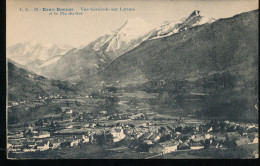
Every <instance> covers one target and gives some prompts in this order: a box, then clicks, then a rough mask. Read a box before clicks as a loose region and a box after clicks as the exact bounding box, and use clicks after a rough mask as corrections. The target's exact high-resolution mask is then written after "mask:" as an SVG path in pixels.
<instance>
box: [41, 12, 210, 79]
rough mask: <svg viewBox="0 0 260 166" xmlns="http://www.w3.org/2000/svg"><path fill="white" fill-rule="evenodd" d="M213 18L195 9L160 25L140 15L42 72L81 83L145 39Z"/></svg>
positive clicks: (48, 75) (55, 62)
mask: <svg viewBox="0 0 260 166" xmlns="http://www.w3.org/2000/svg"><path fill="white" fill-rule="evenodd" d="M213 21H214V19H210V18H207V17H205V16H202V15H201V14H199V11H194V12H193V13H192V14H191V15H190V16H189V17H188V18H185V19H183V20H181V21H179V22H178V23H177V22H168V23H165V24H164V25H162V26H160V27H156V26H154V25H151V24H149V23H146V22H145V21H144V20H142V19H140V18H135V19H129V20H127V21H126V22H125V23H124V24H123V25H122V26H121V27H120V28H118V29H117V30H115V31H112V32H109V33H106V34H105V35H103V36H101V37H100V38H98V39H96V40H95V41H93V42H91V43H90V44H89V45H87V46H86V47H84V48H83V49H73V50H71V51H69V52H67V53H66V54H65V55H64V56H62V57H61V58H60V59H55V58H54V59H53V61H54V62H53V63H51V64H48V65H43V66H40V70H41V75H44V76H46V77H50V78H56V79H62V80H70V81H76V82H78V81H80V80H81V79H83V78H84V77H86V76H91V75H93V74H96V73H97V72H99V71H100V70H102V69H104V68H105V67H106V66H107V65H108V64H110V63H111V62H112V61H113V60H115V59H116V58H117V57H119V56H121V55H122V54H124V53H126V52H127V51H129V50H132V49H133V48H135V47H137V46H139V45H140V44H141V43H142V42H144V41H146V40H152V39H155V38H161V37H165V36H167V35H168V36H169V35H172V34H173V33H178V32H181V31H183V30H186V29H188V28H191V27H193V26H196V25H199V24H205V23H211V22H213ZM54 71H55V72H54Z"/></svg>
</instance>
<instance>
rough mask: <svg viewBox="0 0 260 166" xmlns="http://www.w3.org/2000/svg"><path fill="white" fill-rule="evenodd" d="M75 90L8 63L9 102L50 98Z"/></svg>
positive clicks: (62, 83)
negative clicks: (40, 97) (42, 97)
mask: <svg viewBox="0 0 260 166" xmlns="http://www.w3.org/2000/svg"><path fill="white" fill-rule="evenodd" d="M72 90H75V89H74V87H72V86H71V85H69V84H67V83H65V82H60V81H55V80H48V79H46V78H44V77H43V76H39V75H37V74H35V73H33V72H29V71H27V70H25V69H23V68H20V67H17V66H16V65H15V64H14V63H12V62H11V61H10V60H9V61H8V100H9V101H18V100H20V101H23V100H26V99H28V100H30V99H35V97H36V96H49V95H53V94H60V95H63V94H65V91H72Z"/></svg>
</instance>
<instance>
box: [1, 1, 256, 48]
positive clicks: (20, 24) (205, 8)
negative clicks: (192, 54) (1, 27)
mask: <svg viewBox="0 0 260 166" xmlns="http://www.w3.org/2000/svg"><path fill="white" fill-rule="evenodd" d="M81 7H82V8H86V9H87V8H89V9H90V8H106V7H107V8H109V9H110V11H81ZM120 7H121V8H128V9H129V8H131V9H132V11H120V10H119V8H120ZM21 8H22V10H26V9H25V8H28V9H29V10H31V11H20V9H21ZM34 8H38V11H34ZM43 8H73V10H74V11H73V12H79V13H80V12H82V15H60V12H57V11H56V13H58V15H49V14H50V13H51V11H50V12H49V11H42V10H43ZM111 8H118V10H117V11H111ZM39 9H41V11H40V10H39ZM133 9H134V11H133ZM255 9H258V0H225V1H224V0H150V1H147V0H146V1H145V0H131V1H130V0H95V1H94V0H85V1H83V0H76V1H75V0H73V1H72V0H7V13H6V15H7V25H6V26H7V27H6V28H7V46H11V45H13V44H15V43H21V42H27V41H33V40H35V41H39V42H41V43H53V44H68V45H71V46H73V47H80V46H84V45H87V44H88V43H89V42H91V41H93V40H95V39H96V38H98V37H100V36H101V35H103V34H105V33H107V32H109V31H112V30H116V29H117V28H119V27H120V26H122V25H123V24H124V23H125V21H126V20H127V19H131V18H141V19H143V20H145V21H146V22H148V23H151V24H155V25H161V24H162V23H163V22H164V21H167V20H169V21H174V20H179V19H182V18H184V17H188V16H189V14H191V13H192V11H194V10H200V11H201V13H202V14H203V15H205V16H208V17H212V18H216V19H219V18H226V17H232V16H233V15H236V14H239V13H242V12H247V11H251V10H255ZM54 12H55V11H54ZM52 14H54V13H53V12H52Z"/></svg>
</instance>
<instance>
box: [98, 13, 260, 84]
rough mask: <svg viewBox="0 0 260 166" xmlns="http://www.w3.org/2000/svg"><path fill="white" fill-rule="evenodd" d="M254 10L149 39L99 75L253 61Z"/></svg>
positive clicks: (184, 70)
mask: <svg viewBox="0 0 260 166" xmlns="http://www.w3.org/2000/svg"><path fill="white" fill-rule="evenodd" d="M257 12H258V11H253V12H251V13H244V14H241V15H237V16H234V17H232V18H229V19H221V20H219V21H216V22H215V23H212V24H207V25H203V26H197V27H194V28H191V29H189V30H187V31H183V32H182V33H178V34H174V35H172V36H169V37H166V38H162V39H156V40H150V41H146V42H144V43H142V44H141V45H140V46H139V47H137V48H135V49H133V50H131V51H129V52H127V53H126V54H124V55H122V56H121V57H119V58H118V59H116V60H115V61H114V62H112V63H111V64H110V65H109V66H108V67H107V68H106V69H105V70H103V73H102V76H103V78H104V79H105V80H107V81H116V80H118V79H120V80H121V81H126V80H135V79H137V78H138V77H140V76H141V75H143V76H145V77H146V78H153V77H160V76H163V77H164V76H167V75H168V76H171V77H179V76H183V75H185V74H188V73H191V72H193V71H196V70H207V71H214V70H225V69H227V68H229V67H230V66H233V65H237V64H240V63H245V64H247V65H248V66H252V65H253V64H254V65H255V64H256V63H257V56H256V55H257V53H258V46H257V39H258V38H257V35H256V34H257V33H258V31H257V25H258V22H257Z"/></svg>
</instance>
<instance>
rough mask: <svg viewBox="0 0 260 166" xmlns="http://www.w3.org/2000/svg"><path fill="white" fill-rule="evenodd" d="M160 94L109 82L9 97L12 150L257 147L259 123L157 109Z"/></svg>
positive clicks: (147, 152) (148, 151)
mask: <svg viewBox="0 0 260 166" xmlns="http://www.w3.org/2000/svg"><path fill="white" fill-rule="evenodd" d="M157 96H158V94H156V93H146V92H143V91H139V92H135V93H131V92H126V91H125V90H116V89H114V88H111V87H109V88H106V89H105V90H103V91H102V90H100V91H98V92H95V93H94V92H93V93H90V94H88V95H75V94H74V95H73V94H67V95H64V94H63V95H60V94H53V95H49V96H36V97H35V99H33V100H31V101H20V102H18V101H16V102H10V103H9V109H8V114H9V115H8V116H9V119H8V120H9V123H10V124H9V127H8V142H7V149H8V153H9V154H10V155H13V156H16V157H19V155H26V154H27V153H28V154H30V155H31V153H39V152H41V153H45V152H50V151H55V150H62V149H66V150H68V149H75V148H81V147H82V148H81V149H83V150H84V151H89V149H91V148H90V147H93V146H96V147H100V150H102V152H104V151H106V152H107V153H106V155H108V156H107V157H109V155H110V154H113V153H121V154H124V153H126V154H125V155H126V156H127V155H129V151H131V152H133V153H134V154H135V155H136V154H137V155H138V154H140V156H145V157H148V158H152V157H153V156H158V155H159V156H160V155H165V154H171V153H174V152H182V151H196V150H206V149H213V150H214V149H218V150H225V149H233V148H237V147H246V146H250V145H254V146H255V147H258V143H259V142H258V124H256V123H244V122H232V121H228V120H216V119H215V120H209V119H198V118H196V117H194V116H192V115H188V114H186V115H185V114H180V115H179V114H175V113H173V114H168V113H167V112H165V113H163V112H162V111H160V112H158V111H154V110H156V109H159V110H162V109H163V108H157V107H153V105H152V104H150V103H151V102H154V101H155V100H157ZM19 111H20V112H22V113H24V112H25V111H27V116H20V115H19V116H20V117H24V119H23V121H22V122H17V121H12V118H11V117H12V116H11V115H15V114H17V113H19ZM183 112H184V111H182V113H183ZM188 113H191V112H188ZM16 116H17V115H16ZM29 116H31V117H30V118H28V117H29ZM26 118H27V119H26ZM256 144H257V145H256ZM90 153H91V152H90ZM96 153H97V154H99V153H98V151H97V152H96ZM258 154H259V152H258V149H257V150H254V151H253V152H252V153H251V154H249V155H250V157H251V158H258ZM30 155H29V156H30ZM117 157H118V156H117ZM85 158H88V156H85Z"/></svg>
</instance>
